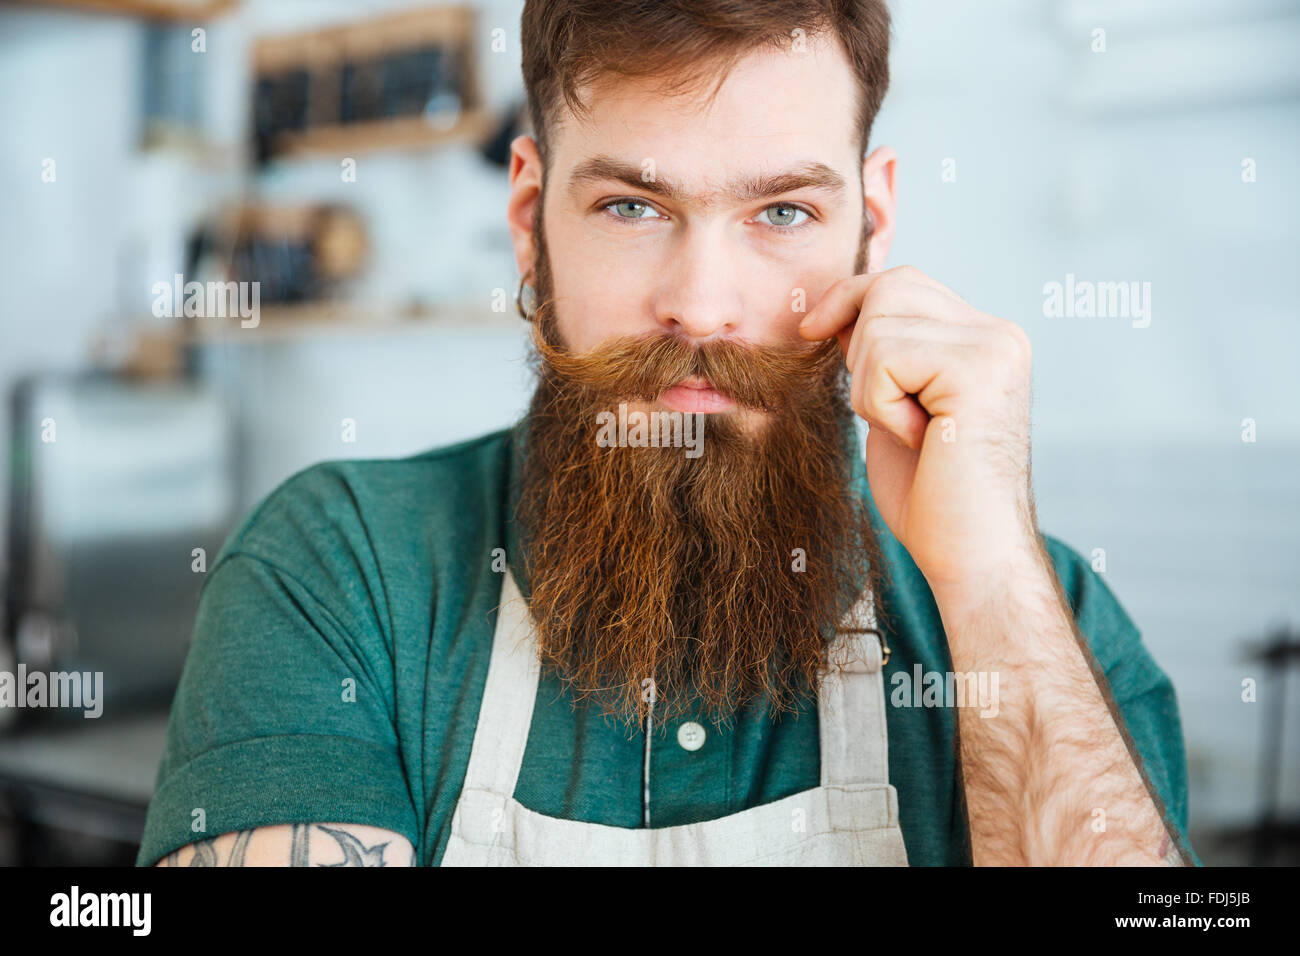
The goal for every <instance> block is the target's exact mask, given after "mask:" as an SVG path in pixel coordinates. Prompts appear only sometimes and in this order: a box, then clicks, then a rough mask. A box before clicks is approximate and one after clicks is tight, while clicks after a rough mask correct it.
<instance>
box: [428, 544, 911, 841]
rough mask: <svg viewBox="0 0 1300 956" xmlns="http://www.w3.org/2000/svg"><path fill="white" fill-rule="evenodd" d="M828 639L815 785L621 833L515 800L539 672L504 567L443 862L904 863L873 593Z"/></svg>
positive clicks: (523, 611) (527, 619)
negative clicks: (715, 813) (722, 812)
mask: <svg viewBox="0 0 1300 956" xmlns="http://www.w3.org/2000/svg"><path fill="white" fill-rule="evenodd" d="M845 626H846V627H854V628H858V629H859V630H858V632H856V633H854V632H849V633H841V634H839V635H837V636H836V638H835V643H834V644H833V645H832V650H831V660H832V661H844V662H846V664H845V666H844V667H843V668H842V669H840V670H838V671H836V670H834V669H832V671H831V672H830V673H829V674H828V675H827V676H826V678H825V680H824V681H823V684H822V687H821V690H820V693H819V695H818V701H817V711H818V718H819V722H820V723H819V726H820V731H819V734H820V738H821V785H820V786H818V787H815V788H813V789H811V790H804V791H802V792H800V793H795V794H791V795H790V796H788V797H785V798H784V799H782V800H777V801H775V802H773V803H766V804H763V805H762V806H757V807H753V808H751V809H749V810H744V811H741V812H740V813H733V814H730V815H728V816H723V817H718V818H716V819H713V820H704V821H701V822H699V823H691V824H687V825H684V826H675V827H660V828H648V829H628V828H624V827H611V826H604V825H602V824H597V823H582V822H580V821H577V820H564V819H560V818H557V817H548V816H544V815H542V814H540V813H535V812H534V811H532V810H529V809H528V808H527V807H525V806H523V805H522V804H521V803H519V802H518V801H516V800H515V799H514V792H515V783H516V781H517V780H518V778H519V768H520V766H521V765H522V764H523V759H524V747H525V745H526V744H527V742H528V730H529V726H530V724H531V723H532V717H533V704H534V701H535V700H536V697H537V685H538V680H539V678H540V675H541V669H540V663H539V659H538V654H537V647H536V643H535V632H534V630H533V625H532V618H531V616H530V615H529V613H528V608H527V606H526V604H525V602H524V599H523V597H522V596H521V595H520V593H519V588H518V585H517V584H516V583H515V579H514V577H513V575H512V574H511V572H510V569H509V568H507V569H506V572H505V575H504V579H503V581H502V584H501V605H500V607H499V608H498V611H497V624H496V630H495V632H494V634H493V638H492V657H491V662H490V663H489V665H488V675H487V684H486V686H485V687H484V690H483V703H482V705H481V708H480V711H479V719H478V725H477V726H476V727H475V730H474V743H473V747H472V749H471V750H470V757H469V767H468V769H467V770H466V773H465V784H464V787H463V788H462V790H461V794H460V799H459V801H458V802H457V804H456V812H455V815H454V816H453V817H452V824H451V836H450V838H449V840H448V843H447V849H446V852H445V853H444V854H443V858H442V865H443V866H748V865H758V866H907V850H906V849H905V847H904V844H903V831H902V830H901V829H900V827H899V823H898V792H897V790H895V788H894V787H893V786H892V785H890V783H889V759H888V743H889V739H888V733H887V728H886V723H885V689H884V678H883V675H882V673H881V671H882V660H881V645H880V639H879V638H878V637H877V636H876V635H875V634H869V633H862V632H861V630H860V629H861V628H874V627H875V626H876V617H875V607H874V601H873V599H872V595H871V592H870V589H868V590H867V591H865V592H864V593H863V596H862V597H861V598H860V599H859V601H858V603H857V605H856V606H855V607H854V609H853V611H852V612H850V615H849V618H848V619H846V621H845Z"/></svg>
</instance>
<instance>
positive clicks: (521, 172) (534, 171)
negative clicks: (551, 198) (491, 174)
mask: <svg viewBox="0 0 1300 956" xmlns="http://www.w3.org/2000/svg"><path fill="white" fill-rule="evenodd" d="M541 195H542V158H541V155H540V154H539V153H538V151H537V143H536V141H535V140H534V139H533V138H532V137H531V136H528V135H523V136H516V137H515V138H514V140H513V141H512V142H511V143H510V200H509V202H508V203H507V204H506V222H507V223H508V224H509V226H510V244H511V245H512V246H513V247H514V250H515V266H516V268H517V269H518V270H519V274H520V275H521V276H522V275H528V273H529V272H530V270H532V269H533V267H534V266H535V265H536V262H537V250H536V249H535V248H534V243H533V223H534V220H535V218H536V217H537V216H540V215H541V214H542V209H541V203H540V199H541Z"/></svg>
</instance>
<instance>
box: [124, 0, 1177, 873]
mask: <svg viewBox="0 0 1300 956" xmlns="http://www.w3.org/2000/svg"><path fill="white" fill-rule="evenodd" d="M522 27H523V31H522V38H523V68H524V82H525V86H526V89H527V91H528V95H529V103H530V111H531V119H532V126H533V134H532V135H531V136H521V137H519V138H518V139H516V140H515V142H514V143H513V145H512V156H511V164H510V201H509V206H508V211H507V218H508V223H509V227H510V230H511V235H512V237H513V241H514V250H515V255H516V259H517V263H518V266H519V272H520V274H521V276H522V279H521V281H520V285H519V291H518V294H517V297H516V301H517V303H518V306H519V312H520V315H521V316H522V318H523V319H524V320H526V321H527V322H528V323H529V326H528V331H529V334H530V336H531V340H532V343H533V347H534V353H533V354H534V358H535V369H536V373H537V386H536V391H535V393H534V396H533V399H532V402H531V404H530V406H529V409H528V412H527V414H526V416H525V417H524V418H523V420H521V421H520V422H519V423H518V424H517V425H516V426H514V427H513V428H510V429H507V430H505V431H502V432H498V433H495V434H492V435H488V436H485V437H483V438H480V439H476V440H474V441H470V442H464V443H461V444H459V445H456V446H453V447H450V448H441V449H436V450H433V451H430V452H426V453H424V454H421V455H417V456H413V457H410V458H406V459H401V460H395V461H366V462H332V463H327V464H321V465H317V466H314V467H312V468H310V469H307V470H306V471H304V472H302V473H300V474H299V475H297V476H295V477H294V478H292V479H290V480H289V481H288V482H286V483H285V484H284V485H283V486H282V487H281V488H279V489H278V490H277V491H276V492H275V493H273V494H272V495H271V496H269V497H268V499H267V500H266V501H264V502H263V504H262V505H261V506H260V507H259V509H258V510H257V511H256V512H254V514H253V515H252V516H251V517H250V518H249V519H248V521H246V522H245V524H244V526H243V527H242V528H241V529H240V530H239V531H238V532H237V533H236V534H235V535H234V536H233V537H232V539H231V541H230V542H228V543H227V545H226V547H225V549H223V552H222V554H221V556H220V557H219V558H218V560H217V562H216V564H215V566H214V569H213V570H212V571H211V572H210V574H209V578H208V581H207V583H206V585H205V589H204V594H203V597H202V601H201V603H200V608H199V615H198V621H197V626H196V634H195V639H194V644H193V647H192V650H191V656H190V660H189V662H188V664H187V668H186V673H185V676H184V678H183V681H182V684H181V688H180V691H179V693H178V695H177V698H176V702H175V704H174V709H173V717H172V724H171V729H170V732H169V741H168V750H167V753H166V755H165V758H164V762H163V766H162V768H161V770H160V775H159V790H158V794H157V796H156V797H155V800H154V803H153V805H152V806H151V808H150V815H149V821H148V829H147V832H146V835H145V841H144V844H143V846H142V847H141V850H140V857H139V862H140V863H141V864H147V863H154V862H161V863H162V864H163V865H187V864H192V863H194V862H199V863H203V862H211V863H218V864H227V863H230V862H235V863H253V862H258V863H269V864H288V865H311V864H312V863H313V862H325V861H329V862H331V863H339V862H340V861H341V863H343V864H349V865H393V864H399V863H400V864H406V863H410V864H412V865H418V864H424V865H430V864H443V865H485V864H495V865H517V864H540V865H548V864H578V863H586V864H597V865H603V864H667V865H673V864H711V865H714V864H753V863H760V864H832V865H834V864H858V865H906V864H909V863H911V864H926V865H955V864H971V863H974V864H984V865H987V864H993V865H997V864H1089V863H1095V864H1132V863H1153V864H1157V863H1174V864H1177V863H1182V862H1195V860H1194V857H1193V856H1192V855H1191V851H1190V848H1189V847H1187V845H1186V839H1185V836H1184V831H1185V827H1186V793H1185V791H1186V783H1185V768H1184V756H1183V751H1182V736H1181V729H1180V727H1179V723H1178V714H1177V707H1176V703H1175V701H1174V697H1173V690H1172V687H1171V685H1170V682H1169V680H1168V678H1167V677H1166V676H1165V674H1164V673H1163V672H1162V671H1161V670H1160V669H1159V668H1158V667H1157V666H1156V665H1155V663H1154V662H1153V661H1152V660H1151V658H1150V656H1149V654H1148V653H1147V651H1146V650H1145V649H1144V648H1143V646H1142V644H1141V641H1140V639H1139V637H1138V633H1137V630H1136V628H1135V627H1134V626H1133V624H1132V622H1131V621H1130V620H1129V619H1128V617H1127V615H1126V614H1125V613H1124V611H1123V609H1122V608H1121V607H1120V605H1119V604H1118V602H1117V601H1116V599H1115V598H1114V596H1113V595H1112V594H1111V593H1110V592H1109V590H1108V589H1107V588H1106V586H1105V585H1104V584H1103V583H1102V582H1101V581H1100V579H1099V578H1097V576H1096V575H1095V574H1094V573H1093V572H1092V571H1091V569H1090V568H1089V567H1088V566H1087V564H1086V563H1085V562H1084V561H1083V559H1082V558H1081V557H1080V556H1079V555H1078V554H1077V553H1076V552H1074V551H1073V550H1072V549H1070V548H1068V547H1066V546H1065V545H1063V544H1062V543H1061V542H1059V541H1056V540H1055V539H1052V538H1050V537H1046V536H1043V535H1041V534H1040V533H1039V531H1038V529H1037V522H1036V518H1035V513H1034V507H1033V496H1032V487H1031V483H1030V475H1029V415H1028V405H1029V382H1030V349H1029V345H1028V339H1027V337H1026V335H1025V334H1024V333H1023V332H1022V331H1021V330H1020V328H1019V327H1018V326H1017V325H1016V324H1015V323H1013V322H1011V321H1009V320H1006V319H1002V318H998V317H995V316H991V315H988V314H985V313H982V312H980V311H978V310H976V309H975V308H973V307H972V306H970V305H969V304H967V303H966V302H965V301H963V300H962V299H961V298H960V297H959V296H958V295H957V294H956V293H954V292H953V291H952V290H950V289H948V288H947V287H945V286H944V285H942V284H941V283H939V282H937V281H935V280H934V279H932V278H931V277H929V276H927V275H925V274H924V273H922V272H920V271H918V270H916V269H912V268H907V267H902V268H894V269H884V268H883V267H882V266H883V263H884V262H885V260H886V258H887V255H888V252H889V248H890V245H891V243H892V240H893V236H894V232H895V229H896V225H897V209H896V202H895V188H894V182H895V169H896V166H897V163H898V159H897V157H896V155H895V154H894V152H893V151H892V150H891V149H889V148H888V147H877V148H876V149H875V150H873V151H871V152H869V153H868V150H867V146H868V141H869V137H870V132H871V127H872V122H873V120H874V118H875V116H876V113H877V111H878V109H879V107H880V104H881V100H882V99H883V97H884V94H885V90H886V87H887V83H888V47H889V17H888V13H887V11H886V8H885V6H884V4H883V3H882V2H879V0H859V2H838V0H824V2H811V3H810V2H806V0H798V2H796V0H754V2H749V3H746V4H733V3H723V2H711V0H702V2H693V3H691V4H675V3H662V2H659V0H654V2H622V0H619V2H609V3H605V4H591V3H584V2H579V0H548V2H545V3H540V2H537V0H529V2H527V3H526V5H525V9H524V14H523V23H522ZM633 40H635V42H633V43H631V45H630V46H629V41H633ZM615 422H616V423H617V426H616V427H615V426H614V425H613V424H612V423H615ZM860 425H862V426H865V427H867V429H868V434H867V438H866V442H865V448H864V446H863V444H862V442H861V440H860V439H859V437H858V434H859V433H858V427H859V426H860ZM652 438H653V440H651V439H652ZM686 439H689V442H688V441H687V440H686ZM236 687H237V688H238V693H235V692H234V691H233V688H236ZM340 688H342V689H343V693H342V694H340ZM200 805H201V806H204V807H205V808H206V813H207V829H208V832H212V833H216V834H219V835H218V836H215V837H213V838H211V839H207V840H203V841H199V842H197V843H196V842H194V835H193V833H192V831H191V830H190V829H189V824H190V813H191V808H192V807H194V806H200ZM1098 807H1100V808H1105V810H1106V815H1107V820H1108V821H1109V823H1108V825H1107V826H1106V827H1103V828H1100V829H1098V828H1096V827H1095V826H1092V825H1090V824H1091V823H1092V822H1093V821H1094V820H1095V810H1096V808H1098Z"/></svg>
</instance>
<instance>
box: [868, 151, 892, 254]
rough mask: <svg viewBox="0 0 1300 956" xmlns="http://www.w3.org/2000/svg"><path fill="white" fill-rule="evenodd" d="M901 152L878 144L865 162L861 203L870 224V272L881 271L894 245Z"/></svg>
mask: <svg viewBox="0 0 1300 956" xmlns="http://www.w3.org/2000/svg"><path fill="white" fill-rule="evenodd" d="M897 165H898V155H897V154H896V153H895V152H894V149H893V147H892V146H878V147H877V148H876V149H874V150H873V151H872V152H871V153H870V154H869V155H868V156H867V158H866V159H864V160H863V161H862V202H863V206H864V208H865V212H866V215H867V217H868V219H869V221H870V223H871V239H870V240H869V245H868V246H867V251H868V259H867V262H868V265H867V271H868V272H880V271H881V270H883V269H884V268H885V261H886V260H887V259H888V258H889V250H890V247H891V246H893V244H894V229H895V227H896V224H897V216H898V206H897V197H896V195H895V193H894V173H895V170H896V168H897Z"/></svg>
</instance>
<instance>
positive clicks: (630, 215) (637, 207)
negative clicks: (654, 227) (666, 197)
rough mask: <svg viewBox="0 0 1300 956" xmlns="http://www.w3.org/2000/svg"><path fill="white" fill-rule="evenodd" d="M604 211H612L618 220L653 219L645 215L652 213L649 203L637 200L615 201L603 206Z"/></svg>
mask: <svg viewBox="0 0 1300 956" xmlns="http://www.w3.org/2000/svg"><path fill="white" fill-rule="evenodd" d="M605 208H606V209H613V210H614V215H616V216H617V217H618V218H619V219H653V218H656V217H654V216H648V215H646V213H649V212H653V209H652V208H651V206H650V204H649V203H645V202H642V201H641V200H639V199H616V200H614V201H613V202H612V203H609V204H608V205H607V206H605Z"/></svg>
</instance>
